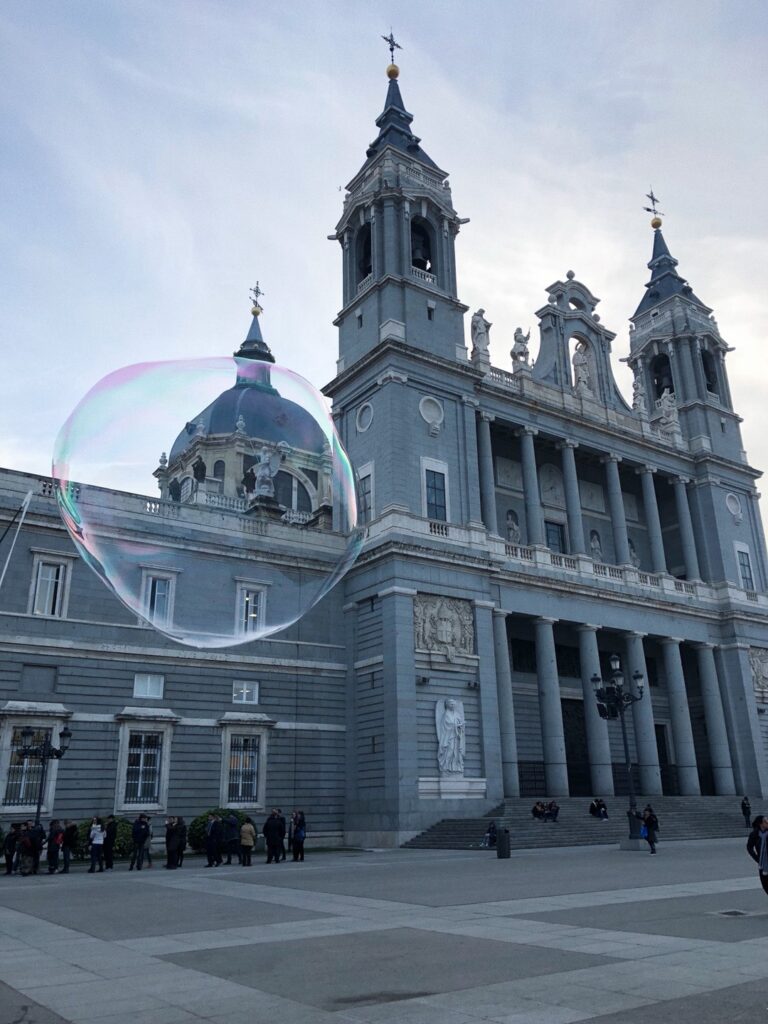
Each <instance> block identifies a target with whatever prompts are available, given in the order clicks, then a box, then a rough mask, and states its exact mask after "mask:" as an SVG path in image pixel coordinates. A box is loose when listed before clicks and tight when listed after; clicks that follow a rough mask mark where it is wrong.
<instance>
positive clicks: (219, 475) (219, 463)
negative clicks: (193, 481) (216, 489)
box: [213, 459, 224, 480]
mask: <svg viewBox="0 0 768 1024" xmlns="http://www.w3.org/2000/svg"><path fill="white" fill-rule="evenodd" d="M213 475H214V477H215V478H216V479H217V480H223V479H224V459H217V460H216V461H215V462H214V464H213Z"/></svg>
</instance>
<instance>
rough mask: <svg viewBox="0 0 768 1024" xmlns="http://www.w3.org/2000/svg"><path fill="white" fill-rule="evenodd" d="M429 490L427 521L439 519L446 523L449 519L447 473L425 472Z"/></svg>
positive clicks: (429, 470) (432, 470)
mask: <svg viewBox="0 0 768 1024" xmlns="http://www.w3.org/2000/svg"><path fill="white" fill-rule="evenodd" d="M425 473H426V477H425V483H426V488H427V519H438V520H440V522H442V523H444V522H446V521H447V519H448V513H447V508H446V503H445V473H438V472H436V471H435V470H434V469H427V470H425Z"/></svg>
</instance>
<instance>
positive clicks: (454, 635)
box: [413, 594, 475, 661]
mask: <svg viewBox="0 0 768 1024" xmlns="http://www.w3.org/2000/svg"><path fill="white" fill-rule="evenodd" d="M413 627H414V644H415V647H416V650H417V651H430V652H434V653H436V654H443V655H445V657H446V658H447V659H448V660H449V661H453V660H454V659H455V657H456V656H457V655H459V654H474V648H475V626H474V622H473V619H472V605H471V604H470V602H469V601H461V600H459V599H458V598H453V597H435V596H433V595H431V594H417V595H416V597H415V598H414V601H413Z"/></svg>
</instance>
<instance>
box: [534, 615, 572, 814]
mask: <svg viewBox="0 0 768 1024" xmlns="http://www.w3.org/2000/svg"><path fill="white" fill-rule="evenodd" d="M555 622H557V619H543V618H542V619H536V620H535V624H536V675H537V677H538V683H539V714H540V715H541V739H542V744H543V747H544V777H545V779H546V785H547V795H548V796H568V766H567V764H566V761H565V735H564V733H563V709H562V707H561V705H560V680H559V677H558V674H557V656H556V654H555V634H554V632H553V630H552V626H553V625H554V623H555Z"/></svg>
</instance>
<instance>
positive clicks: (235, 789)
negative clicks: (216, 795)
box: [228, 734, 259, 804]
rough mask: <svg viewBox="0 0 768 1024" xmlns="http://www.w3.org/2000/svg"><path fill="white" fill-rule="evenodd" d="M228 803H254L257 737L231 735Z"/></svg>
mask: <svg viewBox="0 0 768 1024" xmlns="http://www.w3.org/2000/svg"><path fill="white" fill-rule="evenodd" d="M228 781H229V785H228V794H229V802H230V803H236V804H237V803H239V804H246V803H255V802H256V799H257V794H258V786H259V737H258V736H239V735H237V734H233V735H232V737H231V739H230V744H229V780H228Z"/></svg>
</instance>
